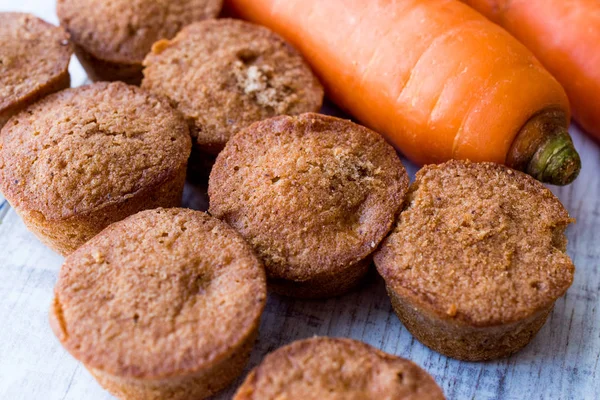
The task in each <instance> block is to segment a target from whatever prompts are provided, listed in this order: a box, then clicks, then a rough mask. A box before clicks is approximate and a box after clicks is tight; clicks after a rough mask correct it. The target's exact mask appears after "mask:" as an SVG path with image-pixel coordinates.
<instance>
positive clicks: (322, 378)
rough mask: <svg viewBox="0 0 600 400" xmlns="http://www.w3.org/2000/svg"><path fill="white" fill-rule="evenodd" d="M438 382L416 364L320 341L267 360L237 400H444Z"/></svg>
mask: <svg viewBox="0 0 600 400" xmlns="http://www.w3.org/2000/svg"><path fill="white" fill-rule="evenodd" d="M443 398H444V395H443V393H442V391H441V389H440V388H439V387H438V385H437V384H436V383H435V381H434V380H433V378H432V377H431V376H430V375H429V374H427V372H425V371H423V370H422V369H421V368H419V367H418V366H417V365H415V364H413V363H412V362H411V361H408V360H405V359H403V358H400V357H396V356H393V355H390V354H386V353H384V352H382V351H379V350H377V349H376V348H374V347H371V346H369V345H367V344H365V343H362V342H359V341H356V340H351V339H333V338H327V337H315V338H312V339H305V340H299V341H296V342H293V343H291V344H289V345H287V346H284V347H281V348H279V349H278V350H276V351H274V352H273V353H271V354H269V355H267V356H266V357H265V359H264V360H263V361H262V363H261V364H260V365H258V366H257V367H256V368H254V370H252V371H251V372H250V374H249V375H248V377H247V378H246V380H245V382H244V383H243V384H242V386H241V387H240V388H239V389H238V391H237V393H236V395H235V396H234V400H259V399H260V400H271V399H272V400H275V399H277V400H288V399H289V400H292V399H306V400H309V399H319V400H364V399H377V400H384V399H385V400H400V399H402V400H411V399H415V400H416V399H419V400H421V399H422V400H429V399H431V400H433V399H436V400H441V399H443Z"/></svg>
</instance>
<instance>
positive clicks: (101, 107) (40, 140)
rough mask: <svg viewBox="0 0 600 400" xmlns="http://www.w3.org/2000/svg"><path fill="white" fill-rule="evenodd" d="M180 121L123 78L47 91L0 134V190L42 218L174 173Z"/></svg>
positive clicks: (184, 134) (181, 162) (119, 197)
mask: <svg viewBox="0 0 600 400" xmlns="http://www.w3.org/2000/svg"><path fill="white" fill-rule="evenodd" d="M190 148H191V141H190V137H189V133H188V129H187V125H186V124H185V122H184V121H183V119H182V117H181V116H180V115H179V114H178V113H176V112H175V111H174V110H173V109H172V108H171V107H170V106H169V104H168V103H167V102H165V101H163V100H160V99H158V98H156V97H154V96H152V95H150V94H148V93H147V92H145V91H143V90H141V89H139V88H136V87H133V86H129V85H126V84H124V83H96V84H93V85H89V86H83V87H79V88H76V89H68V90H64V91H62V92H59V93H56V94H53V95H50V96H48V97H46V98H45V99H43V100H42V101H40V102H38V103H36V104H34V105H32V106H30V107H29V108H27V109H26V110H24V111H23V112H21V113H20V114H18V115H16V116H15V117H14V118H13V119H12V120H11V121H10V123H9V124H8V125H7V126H5V127H4V129H3V130H2V133H1V135H0V190H1V191H2V193H3V194H4V196H5V197H6V198H7V199H8V200H9V201H10V202H11V204H12V205H13V206H15V207H16V208H17V209H19V210H21V211H30V212H37V213H40V214H41V215H43V217H44V219H46V220H59V219H65V218H69V217H72V216H76V215H82V214H86V213H89V212H92V211H95V210H98V209H100V208H102V207H106V206H108V205H111V204H116V203H120V202H123V201H125V200H127V199H128V198H131V197H132V196H134V195H135V194H136V193H138V192H139V191H141V190H144V189H147V188H149V187H153V186H156V185H159V184H160V183H161V182H164V181H167V180H169V179H174V178H175V176H176V175H177V174H178V173H179V171H180V170H181V168H183V169H185V165H186V163H187V157H188V156H189V153H190Z"/></svg>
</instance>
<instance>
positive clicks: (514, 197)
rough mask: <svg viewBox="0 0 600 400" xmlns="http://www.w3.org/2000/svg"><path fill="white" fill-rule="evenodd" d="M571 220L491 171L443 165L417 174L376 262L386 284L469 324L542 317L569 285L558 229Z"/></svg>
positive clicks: (538, 188) (522, 180)
mask: <svg viewBox="0 0 600 400" xmlns="http://www.w3.org/2000/svg"><path fill="white" fill-rule="evenodd" d="M572 221H573V220H572V219H571V218H570V217H569V214H568V213H567V210H565V208H564V207H563V205H562V204H561V203H560V201H559V200H558V199H557V198H556V197H555V196H554V195H553V194H552V192H550V191H549V190H548V189H546V188H545V187H544V186H543V185H542V184H541V183H540V182H538V181H536V180H535V179H533V178H531V177H530V176H528V175H526V174H524V173H521V172H518V171H514V170H512V169H510V168H508V167H505V166H502V165H498V164H492V163H470V162H467V161H449V162H447V163H445V164H441V165H430V166H427V167H425V168H423V169H422V170H420V171H419V172H418V173H417V178H416V181H415V182H414V183H413V184H412V186H411V188H410V190H409V194H408V196H407V199H406V202H405V207H404V211H402V213H401V214H400V217H399V219H398V223H397V225H396V227H395V228H394V230H393V231H392V233H391V234H390V236H389V237H388V238H387V239H386V240H385V241H384V243H383V244H382V246H381V249H380V250H379V252H378V253H376V254H375V264H376V265H377V269H378V270H379V273H380V274H381V275H382V276H383V278H384V279H385V281H386V284H387V286H388V287H389V288H390V289H392V290H394V291H395V292H396V293H397V294H399V295H400V296H402V297H405V298H408V299H411V301H412V302H414V303H416V304H418V305H419V306H420V307H422V308H424V309H426V310H429V311H431V312H433V313H435V314H437V315H441V316H443V317H445V318H453V319H456V320H459V321H463V322H466V323H468V324H470V325H475V326H491V325H499V324H505V323H510V322H515V321H519V320H522V319H524V318H527V317H529V316H531V315H533V314H534V313H536V312H537V311H540V310H543V309H547V308H548V307H549V306H551V305H552V304H553V303H554V301H555V300H556V299H557V298H558V297H560V296H562V295H563V294H564V293H565V291H566V290H567V289H568V288H569V286H571V283H572V281H573V273H574V266H573V263H572V261H571V259H570V258H569V257H568V256H567V254H565V251H566V246H567V240H566V237H565V235H564V230H565V228H566V227H567V225H568V224H569V223H571V222H572Z"/></svg>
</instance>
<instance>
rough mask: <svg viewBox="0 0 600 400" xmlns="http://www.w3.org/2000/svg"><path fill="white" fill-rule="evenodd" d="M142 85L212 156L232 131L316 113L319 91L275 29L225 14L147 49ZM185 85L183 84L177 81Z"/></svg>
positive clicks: (197, 144) (310, 74)
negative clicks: (167, 104)
mask: <svg viewBox="0 0 600 400" xmlns="http://www.w3.org/2000/svg"><path fill="white" fill-rule="evenodd" d="M144 65H145V67H146V68H145V69H144V81H143V82H142V87H143V88H145V89H149V90H150V91H152V92H154V93H158V94H160V95H163V96H166V97H167V98H169V99H170V100H171V101H172V104H173V105H175V106H176V107H177V109H178V110H179V111H181V112H182V113H183V114H184V115H185V117H186V118H187V121H188V124H189V126H190V133H191V135H192V138H193V141H194V144H195V145H196V146H197V147H198V148H199V149H200V150H202V152H203V153H208V154H217V153H218V152H219V151H221V150H222V149H223V147H224V146H225V143H227V141H228V140H229V138H230V137H231V136H233V135H234V134H235V133H237V132H238V131H239V130H241V129H243V128H245V127H247V126H248V125H250V124H252V123H253V122H256V121H260V120H263V119H266V118H269V117H273V116H276V115H282V114H287V115H294V114H300V113H304V112H309V111H318V110H319V109H320V108H321V103H322V102H323V88H322V87H321V84H320V83H319V81H318V80H317V78H315V76H314V75H313V73H312V71H311V70H310V68H309V67H308V65H307V64H306V63H305V62H304V60H303V59H302V57H301V56H300V54H299V53H298V52H296V50H294V49H293V48H292V47H291V46H289V45H288V44H286V43H285V42H284V41H283V40H282V39H281V38H280V37H279V36H277V35H276V34H275V33H273V32H271V31H269V30H267V29H266V28H263V27H260V26H258V25H253V24H251V23H248V22H243V21H239V20H232V19H219V20H210V21H203V22H199V23H195V24H192V25H189V26H188V27H186V28H184V29H183V30H182V31H181V32H180V33H178V34H177V36H176V37H175V38H174V39H173V40H171V41H167V40H163V41H160V42H158V43H156V44H155V45H154V46H153V47H152V52H151V53H150V54H148V56H147V57H146V59H145V60H144ZM182 82H185V85H182Z"/></svg>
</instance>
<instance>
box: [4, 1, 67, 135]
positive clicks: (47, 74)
mask: <svg viewBox="0 0 600 400" xmlns="http://www.w3.org/2000/svg"><path fill="white" fill-rule="evenodd" d="M0 49H2V50H1V51H0V127H2V125H4V123H6V120H7V119H8V118H9V117H10V116H11V115H12V113H11V114H8V113H5V111H7V110H8V109H9V108H12V107H14V106H15V104H20V103H22V102H24V101H28V100H29V99H31V100H32V101H33V100H35V97H34V96H37V95H41V94H48V93H50V92H52V91H55V90H58V89H62V88H63V87H65V86H68V85H69V76H68V71H67V68H68V66H69V60H70V58H71V54H73V46H72V44H71V42H70V40H69V34H68V33H67V32H66V31H65V30H64V29H62V28H60V27H57V26H54V25H51V24H49V23H47V22H45V21H43V20H41V19H39V18H37V17H34V16H33V15H29V14H24V13H13V12H6V13H4V12H3V13H0ZM48 88H50V89H52V90H50V91H48V90H47V89H48Z"/></svg>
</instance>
